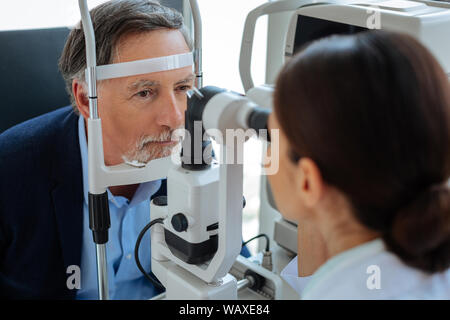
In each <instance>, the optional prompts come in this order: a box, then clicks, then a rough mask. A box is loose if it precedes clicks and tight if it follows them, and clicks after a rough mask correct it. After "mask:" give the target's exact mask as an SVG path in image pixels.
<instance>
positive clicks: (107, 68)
mask: <svg viewBox="0 0 450 320" xmlns="http://www.w3.org/2000/svg"><path fill="white" fill-rule="evenodd" d="M193 64H194V59H193V55H192V52H189V53H182V54H176V55H173V56H165V57H158V58H152V59H144V60H136V61H130V62H122V63H113V64H107V65H103V66H97V67H96V71H97V80H105V79H112V78H120V77H129V76H135V75H138V74H145V73H151V72H161V71H167V70H173V69H179V68H184V67H188V66H192V65H193Z"/></svg>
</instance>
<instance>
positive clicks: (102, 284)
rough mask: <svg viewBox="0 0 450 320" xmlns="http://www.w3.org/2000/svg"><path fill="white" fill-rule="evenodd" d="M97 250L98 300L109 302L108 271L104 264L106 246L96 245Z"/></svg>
mask: <svg viewBox="0 0 450 320" xmlns="http://www.w3.org/2000/svg"><path fill="white" fill-rule="evenodd" d="M96 249H97V280H98V295H99V297H98V298H99V299H100V300H109V290H108V270H107V264H106V261H107V260H106V244H96Z"/></svg>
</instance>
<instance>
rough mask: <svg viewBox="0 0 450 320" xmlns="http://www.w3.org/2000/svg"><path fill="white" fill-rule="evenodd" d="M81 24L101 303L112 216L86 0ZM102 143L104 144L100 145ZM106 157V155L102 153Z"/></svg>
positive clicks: (104, 296) (104, 293) (92, 226)
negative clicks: (102, 176)
mask: <svg viewBox="0 0 450 320" xmlns="http://www.w3.org/2000/svg"><path fill="white" fill-rule="evenodd" d="M78 4H79V7H80V13H81V21H82V25H83V32H84V37H85V43H86V75H85V76H86V82H87V85H88V95H89V120H88V136H89V142H88V158H89V228H90V229H91V230H92V234H93V238H94V243H95V246H96V254H97V280H98V294H99V299H100V300H108V299H109V290H108V273H107V272H108V270H107V263H106V262H107V260H106V243H107V242H108V229H109V227H110V225H111V223H110V217H109V204H108V194H107V192H106V188H99V187H98V186H96V184H95V172H94V171H95V170H96V168H98V166H97V164H98V162H97V161H98V160H102V159H99V158H98V157H97V156H95V149H96V148H97V147H101V148H103V146H102V143H101V141H102V132H101V120H100V119H99V117H98V110H97V74H96V64H97V57H96V52H95V34H94V27H93V25H92V20H91V16H90V14H89V9H88V6H87V2H86V0H78ZM99 141H100V142H99ZM102 154H103V153H102Z"/></svg>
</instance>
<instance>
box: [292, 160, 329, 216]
mask: <svg viewBox="0 0 450 320" xmlns="http://www.w3.org/2000/svg"><path fill="white" fill-rule="evenodd" d="M295 176H296V177H298V178H297V179H296V180H297V181H298V183H297V194H298V195H299V196H300V197H301V198H302V202H303V204H304V205H305V206H307V207H309V208H312V207H315V206H316V204H317V203H318V202H319V200H320V198H321V197H322V194H323V190H324V182H323V179H322V175H321V173H320V170H319V167H318V166H317V165H316V163H315V162H314V161H313V160H311V159H310V158H306V157H304V158H300V160H299V161H298V162H297V166H296V174H295Z"/></svg>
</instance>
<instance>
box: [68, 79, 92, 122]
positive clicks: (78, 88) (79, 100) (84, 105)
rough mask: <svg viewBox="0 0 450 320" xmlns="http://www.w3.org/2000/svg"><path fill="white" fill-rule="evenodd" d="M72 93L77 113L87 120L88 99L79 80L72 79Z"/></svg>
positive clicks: (84, 88)
mask: <svg viewBox="0 0 450 320" xmlns="http://www.w3.org/2000/svg"><path fill="white" fill-rule="evenodd" d="M72 92H73V96H74V98H75V103H76V104H77V107H78V111H80V113H81V115H82V116H83V118H85V119H88V118H89V98H88V93H87V90H86V85H85V84H84V83H82V82H81V81H80V80H77V79H73V81H72Z"/></svg>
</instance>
